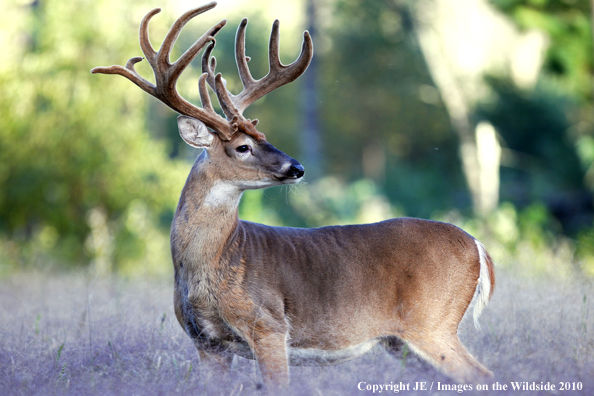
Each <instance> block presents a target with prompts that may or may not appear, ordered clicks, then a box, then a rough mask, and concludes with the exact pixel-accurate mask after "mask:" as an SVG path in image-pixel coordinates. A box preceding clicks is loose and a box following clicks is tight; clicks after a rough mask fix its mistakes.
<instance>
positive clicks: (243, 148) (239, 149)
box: [235, 144, 252, 153]
mask: <svg viewBox="0 0 594 396" xmlns="http://www.w3.org/2000/svg"><path fill="white" fill-rule="evenodd" d="M251 150H252V148H251V147H250V146H248V145H247V144H244V145H243V146H239V147H237V148H236V149H235V151H237V152H238V153H247V152H248V151H251Z"/></svg>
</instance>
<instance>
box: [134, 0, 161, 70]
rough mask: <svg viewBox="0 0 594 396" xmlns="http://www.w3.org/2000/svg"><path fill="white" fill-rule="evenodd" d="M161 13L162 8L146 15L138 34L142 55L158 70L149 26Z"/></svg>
mask: <svg viewBox="0 0 594 396" xmlns="http://www.w3.org/2000/svg"><path fill="white" fill-rule="evenodd" d="M160 12H161V9H160V8H155V9H153V10H151V11H149V13H148V14H146V15H145V16H144V18H142V21H140V28H139V32H138V38H139V41H140V48H141V49H142V53H143V54H144V56H146V59H147V61H148V63H149V64H150V65H151V67H152V68H153V69H157V62H156V61H157V51H155V50H154V48H153V46H152V45H151V40H150V38H149V31H148V25H149V22H150V21H151V19H152V18H153V17H154V16H155V15H157V14H158V13H160Z"/></svg>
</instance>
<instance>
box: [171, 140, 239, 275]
mask: <svg viewBox="0 0 594 396" xmlns="http://www.w3.org/2000/svg"><path fill="white" fill-rule="evenodd" d="M242 194H243V190H241V189H240V188H238V187H237V186H234V185H233V184H231V183H230V182H225V181H221V180H220V177H218V176H217V166H216V164H213V162H212V161H210V158H209V156H208V153H207V152H206V151H204V152H203V153H202V154H201V155H200V156H199V157H198V159H197V160H196V162H195V163H194V166H193V167H192V170H191V172H190V175H189V176H188V179H187V181H186V184H185V186H184V189H183V191H182V194H181V197H180V201H179V204H178V207H177V210H176V213H175V218H174V220H173V225H172V229H171V249H172V255H173V261H174V265H175V268H176V270H177V269H178V268H181V267H183V266H186V265H187V266H191V267H193V268H195V269H199V268H203V269H207V268H209V269H212V270H216V269H220V266H222V265H223V263H222V260H221V256H222V255H223V253H224V252H225V250H226V248H227V247H228V246H229V245H231V244H232V243H233V241H234V239H235V237H236V235H237V228H238V226H239V218H238V207H239V201H240V199H241V195H242Z"/></svg>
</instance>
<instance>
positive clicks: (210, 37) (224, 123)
mask: <svg viewBox="0 0 594 396" xmlns="http://www.w3.org/2000/svg"><path fill="white" fill-rule="evenodd" d="M215 6H216V2H211V3H208V4H206V5H204V6H201V7H198V8H196V9H193V10H190V11H188V12H186V13H185V14H183V15H182V16H181V17H180V18H178V19H177V20H176V21H175V22H174V23H173V25H172V26H171V29H170V30H169V32H168V33H167V36H166V37H165V40H164V41H163V44H162V45H161V48H160V49H159V51H158V52H156V51H155V50H154V49H153V47H152V45H151V43H150V40H149V33H148V25H149V22H150V20H151V18H152V17H153V16H155V15H156V14H158V13H159V12H160V11H161V9H159V8H156V9H154V10H152V11H150V12H149V13H148V14H147V15H146V16H145V17H144V18H143V19H142V22H141V23H140V33H139V37H140V47H141V48H142V51H143V53H144V55H145V57H146V59H147V60H148V62H149V64H150V66H151V67H152V69H153V72H154V74H155V84H152V83H150V82H149V81H147V80H146V79H144V78H143V77H141V76H140V75H139V74H138V72H137V71H136V70H135V68H134V65H135V64H136V63H138V62H140V61H142V60H143V58H142V57H134V58H131V59H130V60H128V62H127V63H126V66H125V67H123V66H119V65H115V66H109V67H95V68H93V69H92V70H91V73H94V74H95V73H102V74H119V75H121V76H124V77H126V78H128V79H129V80H130V81H132V82H133V83H135V84H136V85H138V86H139V87H140V88H142V89H143V90H144V91H146V92H147V93H149V94H151V95H152V96H154V97H156V98H157V99H159V100H160V101H161V102H163V103H165V104H166V105H167V106H169V107H170V108H172V109H173V110H175V111H177V112H178V113H180V114H181V116H180V117H178V127H179V132H180V135H181V137H182V138H183V139H184V141H185V142H186V143H188V144H189V145H190V146H193V147H198V148H204V149H206V154H204V155H203V156H202V158H203V160H206V159H208V160H209V161H210V163H211V164H213V163H216V164H215V165H217V166H216V168H217V169H218V170H219V171H220V172H221V173H226V174H221V175H220V176H219V177H221V178H222V179H224V180H227V181H229V182H234V183H236V185H237V187H239V188H241V189H248V188H263V187H268V186H273V185H278V184H289V183H295V182H297V181H298V180H299V179H301V177H302V176H303V174H304V169H303V166H301V164H299V163H298V162H297V161H295V160H294V159H292V158H291V157H289V156H288V155H286V154H284V153H283V152H281V151H279V150H277V149H276V148H274V147H273V146H272V145H271V144H269V143H268V142H267V141H266V137H265V135H264V134H263V133H261V132H259V131H258V130H257V129H256V125H257V124H258V120H249V119H246V118H245V117H244V116H243V112H244V111H245V109H246V108H247V107H248V106H249V105H250V104H252V103H253V102H255V101H256V100H258V99H259V98H261V97H263V96H264V95H266V94H268V93H269V92H271V91H273V90H275V89H276V88H278V87H280V86H282V85H285V84H287V83H289V82H291V81H293V80H295V79H296V78H297V77H299V76H300V75H301V74H303V73H304V72H305V70H306V69H307V67H308V65H309V63H310V61H311V59H312V56H313V44H312V41H311V37H310V35H309V33H308V32H307V31H306V32H304V35H303V45H302V49H301V54H300V55H299V57H298V58H297V60H296V61H295V62H293V63H291V64H290V65H283V64H282V63H281V61H280V57H279V22H278V20H277V21H275V22H274V24H273V26H272V32H271V34H270V44H269V65H270V71H269V72H268V74H267V75H266V76H265V77H263V78H261V79H260V80H255V79H254V78H253V77H252V74H251V72H250V70H249V67H248V61H249V59H250V58H249V57H247V56H246V55H245V30H246V27H247V23H248V20H247V18H244V19H243V20H242V21H241V23H240V25H239V28H238V29H237V35H236V39H235V60H236V63H237V68H238V70H239V76H240V78H241V82H242V84H243V90H242V91H241V92H240V93H239V94H237V95H234V94H232V93H231V92H229V91H228V90H227V88H226V86H225V81H224V79H223V77H222V76H221V73H218V74H215V69H216V59H215V58H214V57H212V56H211V54H212V51H213V49H214V47H215V44H216V41H215V38H214V36H215V35H216V34H217V33H218V32H219V31H220V29H221V28H222V27H223V26H225V24H226V23H227V21H226V20H222V21H221V22H219V23H217V24H216V25H214V26H213V27H212V28H210V29H209V30H208V31H207V32H206V33H204V34H203V35H202V37H200V38H199V39H198V40H197V41H196V42H195V43H194V44H193V45H192V46H191V47H190V48H189V49H188V50H187V51H186V52H185V53H184V54H183V55H182V56H181V57H180V58H179V59H178V60H177V61H175V62H174V63H171V62H170V60H169V55H170V53H171V49H172V48H173V45H174V44H175V42H176V40H177V38H178V36H179V34H180V32H181V30H182V29H183V27H184V26H185V25H186V24H187V23H188V22H189V21H190V20H191V19H192V18H194V17H195V16H197V15H200V14H202V13H203V12H206V11H208V10H210V9H212V8H214V7H215ZM208 43H210V44H209V45H208V47H207V48H206V49H205V51H204V54H203V56H202V72H203V74H202V75H201V76H200V78H199V80H198V88H199V92H200V100H201V102H202V107H201V108H200V107H198V106H195V105H193V104H191V103H190V102H188V101H187V100H186V99H184V98H183V97H182V96H181V95H180V94H179V93H178V92H177V89H176V83H177V80H178V78H179V76H180V75H181V73H182V72H183V70H184V69H185V68H186V67H187V66H188V65H189V64H190V62H191V61H192V60H193V59H194V58H195V57H196V56H197V55H198V53H199V52H200V51H201V50H202V49H203V48H204V47H205V46H206V45H207V44H208ZM207 83H208V85H209V86H210V88H211V89H212V90H213V91H214V93H215V94H216V96H217V99H218V101H219V104H220V107H221V109H222V110H223V112H224V114H225V117H223V116H221V115H219V114H218V113H217V112H216V111H215V110H214V108H213V106H212V103H211V100H210V96H209V93H208V89H207V86H206V85H207Z"/></svg>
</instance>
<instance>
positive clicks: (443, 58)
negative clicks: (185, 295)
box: [0, 0, 594, 276]
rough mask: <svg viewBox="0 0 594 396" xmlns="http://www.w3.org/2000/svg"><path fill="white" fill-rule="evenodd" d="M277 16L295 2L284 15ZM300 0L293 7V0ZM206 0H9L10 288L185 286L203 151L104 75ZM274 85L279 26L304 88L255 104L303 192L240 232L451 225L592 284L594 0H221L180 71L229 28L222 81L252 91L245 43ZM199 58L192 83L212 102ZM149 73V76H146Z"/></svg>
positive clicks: (3, 110) (250, 113) (256, 216)
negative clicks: (175, 272)
mask: <svg viewBox="0 0 594 396" xmlns="http://www.w3.org/2000/svg"><path fill="white" fill-rule="evenodd" d="M281 3H282V4H281ZM285 3H289V4H285ZM200 4H201V2H200V1H199V2H188V1H181V0H178V1H174V0H140V1H134V2H122V1H120V0H117V1H116V0H92V1H91V0H70V1H58V0H36V1H31V0H1V2H0V10H1V11H0V53H2V60H1V61H0V276H5V275H7V274H10V273H13V272H15V271H19V270H28V269H39V268H43V269H45V268H50V269H53V270H59V271H61V270H69V269H79V268H90V269H91V270H93V271H95V272H96V273H98V274H103V275H107V274H120V275H123V276H133V275H138V274H143V275H160V274H170V273H171V272H172V271H171V259H170V253H169V227H170V224H171V221H172V218H173V214H174V211H175V208H176V204H177V200H178V198H179V194H180V192H181V189H182V187H183V184H184V181H185V178H186V177H187V174H188V173H189V171H190V167H191V164H192V162H193V160H194V159H195V158H196V156H197V155H198V154H199V152H198V151H197V150H195V149H192V148H191V147H189V146H186V145H185V144H184V143H183V141H182V140H181V139H180V138H179V135H178V132H177V125H176V117H177V114H176V113H174V112H173V111H171V110H169V109H168V108H167V107H165V106H164V105H162V104H161V103H160V102H158V101H157V100H156V99H154V98H152V97H150V96H149V95H148V94H146V93H145V92H143V91H142V90H140V89H139V88H138V87H136V86H135V85H133V84H132V83H130V81H128V80H126V79H124V78H122V77H120V76H105V75H91V74H90V72H89V71H90V69H91V68H93V67H95V66H107V65H112V64H121V65H123V64H125V63H126V61H127V60H128V59H129V58H131V57H133V56H139V55H142V52H141V50H140V48H139V45H138V25H139V23H140V20H141V19H142V17H143V16H144V15H145V14H146V13H147V12H148V11H149V10H150V9H152V8H154V7H161V8H162V9H163V11H162V13H161V14H159V15H157V16H156V17H155V18H153V20H152V21H151V25H150V31H151V40H152V43H153V46H154V47H158V46H160V43H161V40H162V39H163V38H164V36H165V34H166V32H167V30H168V29H169V27H170V26H171V23H173V21H174V20H175V19H176V18H177V17H178V16H179V15H181V14H182V13H183V12H185V11H186V10H188V9H190V8H193V7H196V6H199V5H200ZM244 16H247V17H248V18H249V19H250V23H249V26H248V30H247V43H246V49H247V55H249V56H250V57H251V58H252V61H251V62H250V67H251V70H252V73H253V74H254V76H255V77H256V78H259V77H262V76H264V75H265V74H266V73H267V70H268V64H267V62H268V60H267V47H268V37H269V32H270V28H271V25H272V22H273V21H274V19H276V18H278V19H279V20H280V21H281V57H282V60H283V62H284V63H290V62H292V61H293V60H294V59H295V58H296V57H297V55H298V53H299V51H300V47H301V40H302V32H303V30H306V29H307V30H309V31H310V32H311V33H312V35H313V40H314V47H315V56H314V61H313V63H312V65H311V66H310V68H309V69H308V71H307V72H306V73H305V75H303V76H302V77H301V78H299V79H298V80H297V81H296V82H295V83H292V84H290V85H288V86H285V87H283V88H280V89H278V90H277V91H275V92H273V93H271V94H269V95H268V96H266V97H265V98H263V99H261V100H260V101H258V102H257V103H255V104H253V105H252V106H251V107H250V108H249V109H248V110H247V111H246V116H247V117H250V118H258V119H259V120H260V125H259V128H260V129H261V130H262V131H263V132H264V133H266V136H267V138H268V140H269V141H270V142H271V143H272V144H273V145H275V146H276V147H278V148H279V149H281V150H283V151H285V152H286V153H287V154H289V155H291V156H292V157H294V158H296V159H297V160H299V161H300V162H301V163H302V164H303V165H304V166H305V168H306V182H305V183H302V184H300V185H298V186H294V187H292V188H290V189H288V188H286V187H285V188H273V189H268V190H264V191H261V190H258V191H248V192H246V194H245V195H244V198H243V200H242V204H241V207H240V217H241V218H242V219H246V220H251V221H258V222H263V223H266V224H270V225H287V226H297V227H317V226H322V225H328V224H347V223H353V222H374V221H379V220H384V219H387V218H390V217H394V216H415V217H422V218H429V219H436V220H443V221H449V222H453V223H455V224H457V225H459V226H461V227H463V228H464V229H465V230H466V231H468V232H470V233H471V234H473V235H475V236H476V237H478V238H479V239H482V240H483V242H485V243H486V245H487V246H488V247H489V250H490V251H491V254H492V255H493V256H494V258H495V259H496V261H497V262H498V264H499V265H500V266H502V267H506V266H507V267H517V268H521V269H522V270H523V271H527V272H528V273H529V274H538V273H554V274H556V276H558V275H560V276H563V275H567V274H575V273H578V274H582V275H584V276H592V275H594V228H593V225H594V224H593V223H594V207H593V193H594V166H593V164H594V111H593V110H594V106H593V105H594V91H593V90H594V85H593V78H592V72H593V48H592V11H591V3H590V1H588V0H456V1H451V0H417V1H414V0H297V1H291V2H278V1H274V0H250V1H240V0H221V1H219V5H218V7H217V8H215V9H214V10H212V11H209V12H208V13H206V14H203V15H201V16H199V17H197V18H195V19H194V20H192V21H191V22H190V23H189V24H188V25H187V27H186V28H185V30H184V31H183V33H182V34H181V36H180V39H179V40H178V43H177V45H176V46H175V48H174V51H173V55H174V58H175V57H176V56H179V55H180V54H181V53H183V51H185V49H187V48H188V47H189V46H190V45H191V44H192V43H193V41H194V40H195V39H196V38H197V37H199V36H200V35H202V33H203V32H204V31H206V30H207V29H208V28H209V27H211V26H212V25H214V24H215V23H216V22H218V21H219V20H220V19H223V18H226V19H228V20H229V23H228V25H227V27H225V28H224V29H223V30H222V31H221V32H220V33H219V34H218V35H217V46H216V48H215V50H214V55H215V56H216V57H217V60H218V70H219V71H221V72H222V73H223V75H224V77H225V78H226V79H227V81H228V87H229V88H230V90H231V91H232V92H234V93H237V92H239V91H240V90H241V83H240V81H239V78H238V75H237V70H236V66H235V63H234V52H233V43H234V37H235V30H236V27H237V26H238V24H239V22H240V21H241V18H242V17H244ZM199 60H200V58H198V60H196V61H194V62H193V66H192V67H191V68H189V69H188V70H187V71H186V72H185V73H184V75H183V76H182V77H181V79H180V81H179V83H178V90H179V91H180V93H181V94H182V96H184V97H185V98H186V99H188V100H190V101H191V102H193V103H197V104H199V103H200V101H199V99H198V98H199V96H198V88H197V81H198V76H199V75H200V70H199V67H200V66H199ZM137 70H138V71H139V72H140V74H142V75H143V76H145V77H146V78H147V79H149V80H152V71H151V69H150V67H149V66H148V65H147V64H146V62H141V63H140V64H138V65H137Z"/></svg>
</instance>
